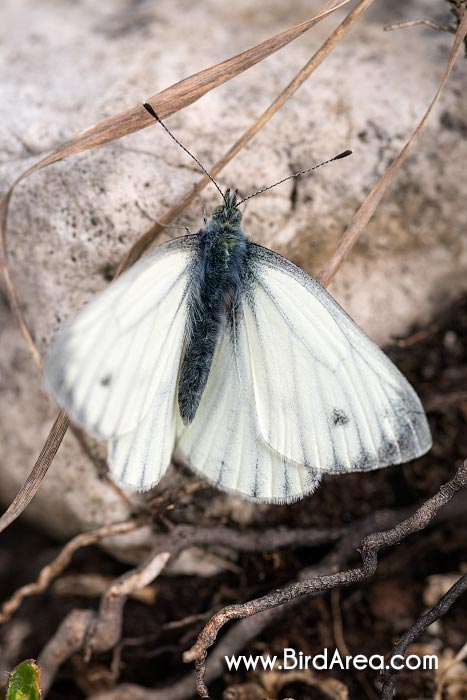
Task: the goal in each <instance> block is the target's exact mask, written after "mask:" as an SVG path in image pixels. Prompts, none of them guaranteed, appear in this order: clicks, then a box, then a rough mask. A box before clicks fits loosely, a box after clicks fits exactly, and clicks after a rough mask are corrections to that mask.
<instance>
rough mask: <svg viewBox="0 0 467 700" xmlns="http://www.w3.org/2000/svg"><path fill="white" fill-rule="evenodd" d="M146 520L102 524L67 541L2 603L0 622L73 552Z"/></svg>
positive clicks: (49, 578)
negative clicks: (29, 579)
mask: <svg viewBox="0 0 467 700" xmlns="http://www.w3.org/2000/svg"><path fill="white" fill-rule="evenodd" d="M147 521H149V518H146V519H144V518H139V519H134V520H126V521H124V522H121V523H113V524H111V525H104V526H103V527H100V528H98V529H97V530H92V531H91V532H82V533H81V534H79V535H77V536H76V537H74V538H73V539H72V540H70V541H69V542H67V544H66V545H65V546H64V547H63V549H62V550H61V552H60V554H59V555H58V556H57V557H55V559H53V561H51V562H50V564H46V566H44V568H43V569H42V570H41V572H40V574H39V576H38V578H37V580H36V581H34V582H33V583H28V584H26V585H25V586H21V588H18V589H17V590H16V591H15V592H14V593H13V595H12V596H11V598H9V599H8V600H7V601H5V602H4V603H3V605H2V607H1V608H0V624H3V623H5V622H8V620H9V619H10V618H11V616H12V615H13V613H15V612H16V610H18V608H19V606H20V605H21V603H22V602H23V600H24V599H25V598H29V597H31V596H33V595H38V594H39V593H43V592H44V591H45V590H46V589H47V588H48V586H49V585H50V583H51V582H52V581H53V580H54V578H56V577H57V576H59V575H60V574H61V573H62V571H63V570H64V569H65V568H66V567H67V566H68V564H69V563H70V561H71V559H72V557H73V555H74V553H75V552H77V551H78V549H81V548H82V547H88V546H89V545H91V544H95V543H96V542H100V540H103V539H104V538H105V537H110V536H111V535H121V534H124V533H127V532H132V531H133V530H136V529H137V528H140V527H142V526H143V525H144V524H145V523H146V522H147Z"/></svg>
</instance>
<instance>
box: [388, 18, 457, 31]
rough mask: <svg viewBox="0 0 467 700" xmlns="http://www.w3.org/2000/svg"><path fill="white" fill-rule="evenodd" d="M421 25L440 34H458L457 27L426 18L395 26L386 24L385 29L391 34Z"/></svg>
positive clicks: (399, 23) (395, 24)
mask: <svg viewBox="0 0 467 700" xmlns="http://www.w3.org/2000/svg"><path fill="white" fill-rule="evenodd" d="M419 24H423V25H425V27H430V28H431V29H437V30H439V31H440V32H449V33H450V34H455V33H456V28H455V27H450V26H448V25H447V24H440V23H439V22H435V21H434V20H433V19H428V18H426V17H419V18H418V19H410V20H408V21H407V22H394V24H386V26H385V27H383V29H384V31H385V32H391V31H392V30H393V29H406V28H407V27H416V26H417V25H419Z"/></svg>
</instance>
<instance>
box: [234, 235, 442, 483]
mask: <svg viewBox="0 0 467 700" xmlns="http://www.w3.org/2000/svg"><path fill="white" fill-rule="evenodd" d="M251 251H252V252H251V256H250V265H249V269H250V280H249V284H248V285H247V292H246V293H245V294H244V295H243V303H242V310H243V318H244V323H243V324H242V325H241V326H240V330H241V332H242V333H243V335H244V338H243V342H244V343H245V344H246V345H247V347H248V356H249V358H250V363H251V376H252V384H253V392H254V404H255V412H256V420H257V423H258V428H259V432H260V434H261V436H262V438H263V439H264V441H265V442H266V443H267V444H268V445H270V447H271V448H272V449H273V450H275V451H276V452H278V453H279V454H280V455H283V456H284V457H285V458H286V459H288V460H292V461H293V462H296V463H298V464H303V465H309V467H311V468H313V469H316V470H319V471H320V472H331V473H332V472H334V473H336V472H337V473H338V472H347V471H354V470H355V471H361V470H367V469H376V468H378V467H382V466H386V465H389V464H398V463H401V462H406V461H408V460H410V459H414V458H415V457H418V456H420V455H422V454H424V453H425V452H427V450H428V449H429V448H430V447H431V444H432V443H431V435H430V430H429V427H428V424H427V421H426V417H425V413H424V411H423V408H422V406H421V404H420V400H419V398H418V396H417V395H416V394H415V392H414V390H413V389H412V387H411V386H410V385H409V383H408V382H407V381H406V379H405V378H404V377H403V376H402V374H401V373H400V372H399V370H398V369H397V368H396V367H395V366H394V365H393V364H392V363H391V361H390V360H389V359H388V358H387V357H386V355H385V354H384V353H383V352H382V351H381V350H380V349H379V348H378V346H377V345H375V343H373V342H372V341H371V340H370V339H369V338H368V337H367V336H366V335H365V334H364V333H363V331H361V330H360V328H358V326H357V325H356V324H355V323H354V322H353V321H352V320H351V319H350V318H349V316H347V314H346V313H345V312H344V311H343V310H342V309H341V307H340V306H339V305H338V304H337V303H336V302H335V301H334V299H333V298H332V297H331V296H330V295H329V294H328V293H327V292H326V291H325V290H324V289H323V288H322V287H321V286H320V285H319V284H318V283H317V282H316V281H315V280H314V279H313V278H311V277H310V276H309V275H307V274H306V273H305V272H304V271H303V270H301V269H300V268H298V267H296V266H295V265H294V264H293V263H291V262H290V261H289V260H287V259H285V258H282V257H281V256H279V255H277V254H276V253H273V252H272V251H270V250H267V249H265V248H262V247H260V246H256V245H254V244H252V249H251Z"/></svg>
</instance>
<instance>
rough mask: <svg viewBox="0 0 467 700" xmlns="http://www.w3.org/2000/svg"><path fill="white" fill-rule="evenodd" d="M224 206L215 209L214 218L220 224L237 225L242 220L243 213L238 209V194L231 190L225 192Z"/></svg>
mask: <svg viewBox="0 0 467 700" xmlns="http://www.w3.org/2000/svg"><path fill="white" fill-rule="evenodd" d="M223 197H224V204H221V205H220V206H218V207H216V208H215V209H214V212H213V215H212V218H213V219H214V220H215V221H218V222H219V223H227V222H229V223H231V224H236V223H239V222H240V221H241V220H242V213H241V212H240V211H239V210H238V209H237V203H238V192H237V190H231V189H230V188H229V189H227V190H226V191H225V194H224V195H223Z"/></svg>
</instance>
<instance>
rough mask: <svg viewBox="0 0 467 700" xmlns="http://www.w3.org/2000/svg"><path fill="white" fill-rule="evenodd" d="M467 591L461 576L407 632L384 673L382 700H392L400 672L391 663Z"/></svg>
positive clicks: (392, 653)
mask: <svg viewBox="0 0 467 700" xmlns="http://www.w3.org/2000/svg"><path fill="white" fill-rule="evenodd" d="M466 591H467V574H464V575H463V576H461V578H460V579H459V580H458V581H456V583H455V584H454V585H453V586H451V588H450V589H449V590H448V592H447V593H445V594H444V595H443V597H442V598H440V600H439V601H438V603H437V604H436V605H435V606H434V608H432V609H431V610H430V611H429V612H427V613H425V614H424V615H422V616H421V617H420V618H419V619H418V620H417V622H416V623H415V624H414V625H412V627H410V629H408V630H407V632H405V633H404V634H403V635H402V637H401V638H400V639H399V641H398V642H397V643H396V644H395V645H394V646H393V648H392V651H391V654H390V656H389V658H388V661H387V663H386V666H385V670H384V671H383V673H382V676H383V687H382V692H381V700H392V697H393V694H394V688H395V685H396V678H397V673H398V671H397V670H395V669H394V668H392V666H391V661H392V659H393V658H394V657H395V656H397V655H401V656H403V655H404V654H405V652H406V650H407V647H408V646H409V644H412V642H414V641H415V640H416V639H417V637H419V636H420V635H421V633H422V632H424V631H425V630H426V629H427V628H428V627H429V626H430V625H432V624H433V622H436V620H439V619H440V618H441V617H443V615H445V614H446V613H447V612H448V611H449V610H450V609H451V607H452V605H454V603H455V602H456V600H457V599H458V598H459V597H460V596H461V595H462V594H463V593H465V592H466Z"/></svg>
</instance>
